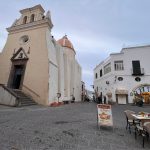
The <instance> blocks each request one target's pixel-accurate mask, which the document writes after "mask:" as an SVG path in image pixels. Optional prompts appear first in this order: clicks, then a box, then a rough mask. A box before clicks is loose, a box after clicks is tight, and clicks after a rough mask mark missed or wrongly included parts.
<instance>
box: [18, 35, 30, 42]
mask: <svg viewBox="0 0 150 150" xmlns="http://www.w3.org/2000/svg"><path fill="white" fill-rule="evenodd" d="M28 41H29V37H28V36H27V35H24V36H22V37H21V38H20V42H21V43H27V42H28Z"/></svg>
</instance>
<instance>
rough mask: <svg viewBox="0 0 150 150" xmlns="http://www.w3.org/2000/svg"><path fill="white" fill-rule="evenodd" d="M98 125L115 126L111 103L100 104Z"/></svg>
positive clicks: (98, 107) (98, 106)
mask: <svg viewBox="0 0 150 150" xmlns="http://www.w3.org/2000/svg"><path fill="white" fill-rule="evenodd" d="M97 110H98V114H97V115H98V116H97V118H98V120H97V121H98V125H100V126H101V125H102V126H113V119H112V111H111V105H107V104H98V105H97Z"/></svg>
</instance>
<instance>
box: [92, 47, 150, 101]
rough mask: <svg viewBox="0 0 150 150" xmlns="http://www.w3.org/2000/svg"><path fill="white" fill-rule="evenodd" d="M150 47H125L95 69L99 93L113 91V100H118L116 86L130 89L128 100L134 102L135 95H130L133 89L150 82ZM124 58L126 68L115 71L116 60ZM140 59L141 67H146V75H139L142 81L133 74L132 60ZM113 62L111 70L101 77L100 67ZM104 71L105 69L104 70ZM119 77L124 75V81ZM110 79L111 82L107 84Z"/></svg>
mask: <svg viewBox="0 0 150 150" xmlns="http://www.w3.org/2000/svg"><path fill="white" fill-rule="evenodd" d="M149 56H150V47H137V48H136V47H135V48H128V49H123V50H122V51H121V53H118V54H111V55H110V58H109V59H107V61H104V62H105V63H102V64H100V65H99V66H97V67H96V68H95V69H94V88H95V89H96V88H97V87H98V89H99V93H100V92H103V94H104V95H105V94H106V93H107V92H109V91H111V92H112V93H113V97H112V98H113V101H116V95H115V90H116V88H120V89H126V90H128V101H129V103H132V101H133V96H130V93H131V92H132V90H133V89H134V88H135V87H137V86H140V85H142V84H150V65H148V64H149ZM116 60H123V63H124V70H123V71H115V70H114V61H116ZM133 60H140V65H141V68H144V76H139V77H140V78H141V81H140V82H137V81H135V77H136V76H132V73H131V69H132V61H133ZM109 62H111V72H110V73H108V74H105V75H104V74H103V76H102V77H100V69H103V67H104V66H105V65H106V64H107V63H109ZM95 73H97V74H98V78H97V79H95ZM103 73H104V70H103ZM118 77H123V81H118V79H117V78H118ZM106 81H109V84H106Z"/></svg>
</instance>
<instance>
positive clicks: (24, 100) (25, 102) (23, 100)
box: [13, 89, 36, 106]
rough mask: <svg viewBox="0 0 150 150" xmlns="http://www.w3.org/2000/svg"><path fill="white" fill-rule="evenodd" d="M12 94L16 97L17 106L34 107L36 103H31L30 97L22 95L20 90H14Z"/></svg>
mask: <svg viewBox="0 0 150 150" xmlns="http://www.w3.org/2000/svg"><path fill="white" fill-rule="evenodd" d="M13 92H14V93H15V94H16V95H17V97H18V106H30V105H36V103H35V102H34V101H33V99H32V98H31V97H29V96H28V95H26V94H25V93H23V92H22V91H21V90H16V89H15V90H14V89H13Z"/></svg>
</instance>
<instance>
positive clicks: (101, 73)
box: [100, 69, 103, 77]
mask: <svg viewBox="0 0 150 150" xmlns="http://www.w3.org/2000/svg"><path fill="white" fill-rule="evenodd" d="M102 75H103V71H102V69H101V70H100V77H102Z"/></svg>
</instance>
